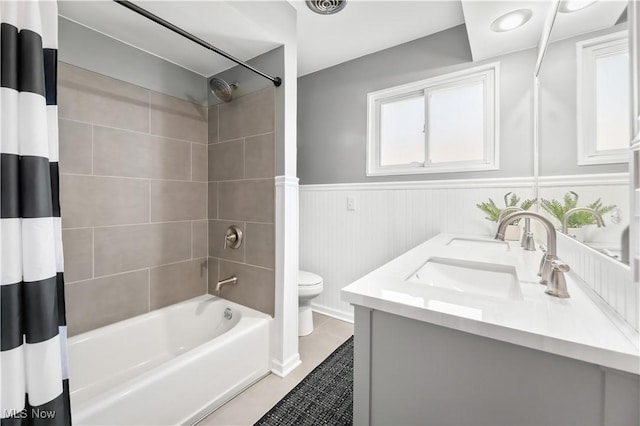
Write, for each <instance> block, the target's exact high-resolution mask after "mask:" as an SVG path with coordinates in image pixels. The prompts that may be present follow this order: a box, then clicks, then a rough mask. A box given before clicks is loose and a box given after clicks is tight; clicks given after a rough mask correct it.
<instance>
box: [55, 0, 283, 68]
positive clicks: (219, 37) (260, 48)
mask: <svg viewBox="0 0 640 426" xmlns="http://www.w3.org/2000/svg"><path fill="white" fill-rule="evenodd" d="M134 3H136V4H138V5H139V6H141V7H143V8H144V9H146V10H148V11H149V12H151V13H153V14H155V15H158V16H159V17H161V18H163V19H165V20H167V21H169V22H171V23H172V24H174V25H177V26H178V27H180V28H182V29H184V30H186V31H188V32H190V33H191V34H193V35H195V36H197V37H199V38H201V39H203V40H205V41H207V42H209V43H211V44H213V45H214V46H216V47H218V48H220V49H222V50H224V51H226V52H227V53H229V54H231V55H233V56H235V57H237V58H239V59H241V60H243V61H246V60H248V59H251V58H253V57H255V56H258V55H260V54H262V53H265V52H268V51H269V50H271V49H273V48H275V47H278V46H279V45H281V44H282V43H281V34H278V31H277V30H274V29H273V28H268V27H267V28H265V25H262V23H261V22H260V21H261V20H263V19H264V18H263V17H262V16H260V14H259V13H258V12H259V11H260V10H261V8H259V7H256V8H254V9H255V11H256V12H255V13H253V15H254V16H252V13H251V10H250V9H249V11H247V9H248V8H247V7H244V8H243V7H242V5H240V4H234V3H233V2H228V1H184V0H176V1H135V2H134ZM58 5H59V6H58V13H59V14H60V15H61V16H64V17H65V18H68V19H71V20H72V21H75V22H77V23H79V24H82V25H85V26H87V27H89V28H92V29H94V30H97V31H99V32H101V33H103V34H106V35H108V36H110V37H113V38H115V39H117V40H120V41H122V42H124V43H127V44H130V45H132V46H135V47H137V48H139V49H142V50H144V51H147V52H149V53H152V54H154V55H156V56H159V57H161V58H164V59H166V60H168V61H170V62H173V63H175V64H178V65H180V66H182V67H184V68H187V69H190V70H192V71H194V72H196V73H198V74H201V75H203V76H210V75H213V74H216V73H218V72H220V71H223V70H225V69H227V68H230V67H231V66H233V65H235V64H234V63H233V62H231V61H229V60H227V59H225V58H223V57H222V56H220V55H217V54H215V53H213V52H209V51H207V50H206V49H205V48H203V47H201V46H199V45H197V44H195V43H193V42H192V41H189V40H187V39H186V38H184V37H182V36H180V35H178V34H175V33H173V32H172V31H169V30H168V29H166V28H164V27H162V26H160V25H158V24H156V23H155V22H152V21H150V20H148V19H147V18H145V17H143V16H140V15H138V14H137V13H135V12H133V11H131V10H129V9H127V8H125V7H123V6H120V5H119V4H117V3H115V2H113V1H111V0H108V1H104V0H101V1H82V0H64V1H59V3H58ZM282 5H285V6H286V7H288V8H291V7H290V6H288V5H287V4H286V3H282Z"/></svg>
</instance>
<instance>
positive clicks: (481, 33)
mask: <svg viewBox="0 0 640 426" xmlns="http://www.w3.org/2000/svg"><path fill="white" fill-rule="evenodd" d="M550 4H551V3H550V2H549V1H473V0H463V1H462V9H463V10H464V18H465V22H466V24H467V33H468V35H469V45H470V46H471V55H472V57H473V59H474V60H475V61H481V60H483V59H487V58H492V57H494V56H498V55H504V54H505V53H509V52H515V51H518V50H523V49H528V48H531V47H535V46H537V45H538V41H539V40H540V33H541V32H542V26H543V24H544V20H545V17H546V16H547V10H548V9H549V6H550ZM518 9H530V10H531V11H532V12H533V14H532V16H531V19H530V20H529V21H528V22H527V23H525V24H524V25H523V26H521V27H520V28H516V29H514V30H512V31H505V32H494V31H492V30H491V24H492V23H493V21H495V20H496V18H499V17H500V16H502V15H504V14H506V13H508V12H512V11H514V10H518Z"/></svg>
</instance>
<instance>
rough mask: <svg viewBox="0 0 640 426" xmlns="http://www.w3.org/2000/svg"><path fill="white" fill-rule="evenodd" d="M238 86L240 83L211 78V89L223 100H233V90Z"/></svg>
mask: <svg viewBox="0 0 640 426" xmlns="http://www.w3.org/2000/svg"><path fill="white" fill-rule="evenodd" d="M237 88H238V83H231V84H229V83H227V82H226V81H224V80H223V79H221V78H217V77H213V78H212V79H211V80H209V90H211V93H213V95H214V96H215V97H216V98H218V99H220V100H221V101H222V102H231V100H232V99H233V91H234V90H236V89H237Z"/></svg>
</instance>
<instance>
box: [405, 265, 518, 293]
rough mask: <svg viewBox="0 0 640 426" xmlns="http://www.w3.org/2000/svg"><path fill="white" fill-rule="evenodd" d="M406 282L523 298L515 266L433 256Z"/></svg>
mask: <svg viewBox="0 0 640 426" xmlns="http://www.w3.org/2000/svg"><path fill="white" fill-rule="evenodd" d="M406 281H409V282H413V283H419V284H425V285H428V286H432V287H438V288H442V289H448V290H454V291H457V292H461V293H469V294H476V295H482V296H490V297H497V298H501V299H522V291H521V290H520V283H519V281H518V276H517V274H516V270H515V267H513V266H509V265H499V264H493V263H483V262H473V261H468V260H460V259H449V258H440V257H432V258H430V259H429V260H427V262H425V263H424V265H422V266H421V267H420V268H419V269H418V270H417V271H416V272H414V273H413V274H411V275H410V276H409V278H407V280H406Z"/></svg>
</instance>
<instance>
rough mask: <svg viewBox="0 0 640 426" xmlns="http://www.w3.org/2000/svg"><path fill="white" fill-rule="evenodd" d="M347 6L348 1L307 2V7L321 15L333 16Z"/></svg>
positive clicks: (310, 0) (323, 0) (313, 0)
mask: <svg viewBox="0 0 640 426" xmlns="http://www.w3.org/2000/svg"><path fill="white" fill-rule="evenodd" d="M346 5H347V0H307V6H309V9H311V10H313V11H314V12H315V13H319V14H320V15H333V14H334V13H338V12H340V11H341V10H342V9H344V7H345V6H346Z"/></svg>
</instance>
